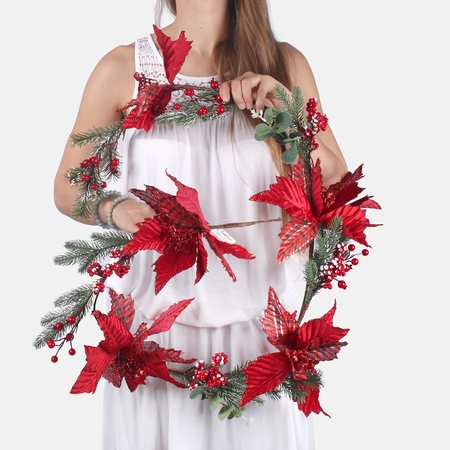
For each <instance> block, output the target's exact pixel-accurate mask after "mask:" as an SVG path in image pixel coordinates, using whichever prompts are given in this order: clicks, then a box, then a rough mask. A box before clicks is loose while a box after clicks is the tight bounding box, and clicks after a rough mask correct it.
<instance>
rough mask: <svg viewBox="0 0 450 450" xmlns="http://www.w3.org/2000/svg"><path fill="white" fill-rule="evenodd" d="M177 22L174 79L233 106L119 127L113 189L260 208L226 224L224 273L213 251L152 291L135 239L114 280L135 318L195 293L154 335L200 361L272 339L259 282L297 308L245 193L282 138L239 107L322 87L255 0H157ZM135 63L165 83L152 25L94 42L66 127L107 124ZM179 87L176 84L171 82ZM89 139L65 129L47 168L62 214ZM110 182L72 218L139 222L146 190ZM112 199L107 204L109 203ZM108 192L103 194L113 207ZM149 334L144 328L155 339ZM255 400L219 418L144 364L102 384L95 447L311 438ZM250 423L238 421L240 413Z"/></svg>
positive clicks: (262, 212)
mask: <svg viewBox="0 0 450 450" xmlns="http://www.w3.org/2000/svg"><path fill="white" fill-rule="evenodd" d="M165 6H167V7H168V8H169V10H170V11H171V12H172V13H173V14H174V16H175V19H174V21H173V22H172V23H171V24H170V25H169V26H167V27H166V28H164V29H163V30H162V32H163V33H164V34H165V35H167V36H169V37H170V38H172V39H173V40H175V39H177V38H178V37H179V35H180V33H181V32H182V31H184V32H185V35H186V38H187V39H188V40H189V41H192V47H191V50H190V52H189V54H188V56H187V58H186V60H185V62H184V65H183V66H182V68H181V70H180V73H179V74H178V75H177V77H176V78H175V84H178V85H183V84H188V85H194V86H207V85H208V84H209V83H210V81H211V79H214V80H217V81H219V82H220V95H221V97H222V99H223V100H224V102H228V101H229V100H232V101H233V102H235V103H236V105H237V106H238V108H239V109H240V110H241V111H239V112H238V113H236V114H234V115H233V114H232V115H229V116H228V117H226V118H225V119H221V120H214V121H210V122H207V123H199V124H197V125H194V126H192V127H181V126H177V125H164V126H155V127H153V128H152V129H151V130H150V131H149V132H145V131H143V130H135V129H131V130H127V132H126V134H125V139H124V142H123V154H122V161H121V171H122V177H121V186H120V191H121V192H122V193H126V192H127V191H128V190H129V189H131V188H138V189H142V188H143V187H144V185H152V186H156V187H157V188H159V189H161V190H162V191H165V192H170V193H175V186H174V184H173V182H172V181H171V179H169V178H168V177H167V176H166V170H167V172H168V173H169V174H171V175H172V176H174V177H176V178H177V179H178V180H179V181H180V182H182V183H183V184H185V185H187V186H190V187H192V188H194V189H196V190H197V192H198V193H199V199H200V204H201V206H202V210H203V213H204V216H205V218H206V220H207V221H208V222H209V223H210V224H215V225H221V224H226V223H234V222H252V221H267V222H265V223H259V224H257V225H253V226H248V227H241V228H236V229H232V230H230V233H231V235H232V237H233V238H234V239H235V240H236V241H237V243H238V244H240V245H242V246H243V247H245V248H246V249H247V250H248V251H249V252H250V253H252V254H253V255H254V256H255V259H254V260H253V261H248V260H241V259H237V258H234V259H231V258H230V259H229V260H228V261H229V263H230V265H231V267H232V269H233V272H234V273H235V274H236V277H237V281H236V282H235V283H233V282H232V281H231V279H230V277H229V276H228V274H227V273H226V272H225V271H224V270H223V267H222V265H221V263H220V260H219V259H218V258H216V257H215V255H214V254H213V253H211V254H209V257H208V273H206V274H205V276H204V277H203V278H202V279H201V280H200V281H199V282H198V283H197V284H195V285H194V281H193V280H194V279H195V273H194V272H192V270H195V269H193V268H192V270H191V269H189V270H186V271H184V272H182V273H180V274H178V275H176V276H175V277H173V278H172V279H171V280H170V281H169V282H168V283H167V285H166V286H165V287H164V288H163V289H162V290H161V292H159V293H158V294H157V295H155V289H154V272H153V270H152V265H153V263H154V262H155V260H156V259H157V257H158V256H159V255H158V254H155V252H151V251H147V252H140V253H139V254H138V255H136V257H135V260H134V261H133V265H132V269H131V271H130V273H129V274H128V275H127V276H126V277H124V278H123V279H120V280H111V283H110V285H111V287H113V288H114V290H115V291H116V292H119V293H123V294H125V295H131V297H132V298H133V300H134V304H135V308H136V317H135V320H134V322H133V328H134V329H132V330H131V331H134V330H135V329H136V328H137V327H138V326H139V324H140V323H142V322H148V323H151V322H152V321H153V320H155V318H157V317H158V316H159V315H160V314H161V313H162V312H163V311H165V310H166V309H167V307H168V306H170V305H171V304H173V303H175V302H178V301H180V300H182V299H189V298H194V299H195V300H194V301H193V302H192V303H191V304H190V305H189V307H188V308H187V309H186V310H185V311H183V313H182V314H180V316H179V317H178V318H177V321H176V323H175V324H174V325H173V326H172V328H171V329H170V331H169V332H167V333H161V335H158V336H157V337H155V340H158V343H159V344H160V345H161V346H163V347H165V348H175V349H182V350H183V356H184V357H185V358H197V359H203V360H207V359H208V358H210V357H211V356H212V355H213V354H215V353H217V352H225V353H226V354H227V355H228V356H229V363H228V369H227V370H231V369H232V368H234V367H236V366H237V365H239V364H243V363H245V362H246V361H249V360H252V359H255V358H256V357H257V356H258V355H262V354H264V353H268V352H271V351H273V347H272V346H271V344H270V343H269V342H268V341H267V339H266V335H265V334H264V333H263V332H262V330H261V325H260V323H259V317H261V314H262V311H263V310H264V308H265V306H266V302H267V292H268V289H269V287H273V288H274V289H275V291H276V292H277V294H278V296H279V298H280V299H281V301H282V303H283V305H284V306H285V308H286V309H287V310H289V311H294V310H295V309H298V308H299V301H300V298H299V295H298V292H297V291H298V288H299V286H300V287H301V279H302V274H301V268H299V266H298V264H297V262H296V261H295V259H294V258H292V259H290V260H289V261H285V262H283V263H282V264H278V263H277V260H276V255H277V251H278V247H279V239H278V237H277V234H278V233H279V229H280V226H281V225H280V222H273V221H270V220H272V219H274V218H277V217H279V216H280V212H279V211H278V208H277V207H274V206H272V205H267V204H263V203H258V202H250V201H249V200H248V199H249V198H250V197H251V196H252V195H254V194H256V193H258V192H261V191H263V190H265V189H267V188H268V186H269V185H270V184H271V183H273V182H274V181H275V177H276V176H277V175H278V174H280V171H281V172H282V171H283V170H285V169H284V168H283V167H282V165H281V164H279V163H278V161H279V160H280V151H281V150H280V148H278V147H277V145H276V144H274V143H272V142H270V143H269V144H268V145H267V144H266V143H261V142H258V141H256V140H255V139H254V137H253V135H254V129H253V128H252V124H251V119H250V114H249V110H250V109H255V110H257V111H261V110H263V109H264V108H265V107H271V106H277V105H279V103H278V99H277V96H276V94H275V86H276V85H277V84H282V85H283V86H284V87H285V88H286V89H287V90H289V89H291V88H292V87H293V86H299V87H300V88H301V89H302V91H303V94H304V97H305V98H306V99H308V98H313V97H314V98H317V99H318V101H319V106H318V109H319V110H320V100H319V94H318V91H317V87H316V84H315V81H314V77H313V74H312V72H311V69H310V67H309V65H308V62H307V61H306V59H305V57H304V56H303V55H302V54H301V53H300V52H299V51H298V50H296V49H295V48H293V47H292V46H290V45H289V44H286V43H278V42H276V40H275V38H274V35H273V32H272V30H271V28H270V22H269V16H268V8H267V4H266V0H215V1H214V2H212V1H210V0H165ZM135 72H139V73H144V74H145V75H146V76H147V77H148V78H153V79H156V80H157V81H159V82H161V83H164V81H165V76H164V69H163V61H162V57H161V54H160V48H159V46H158V42H157V40H156V38H155V36H154V35H151V36H147V37H145V38H142V39H139V40H138V41H136V43H133V44H130V45H126V46H120V47H117V48H115V49H114V50H112V51H111V52H110V53H108V54H107V55H105V56H104V57H103V58H102V59H101V61H100V62H99V63H98V65H97V66H96V67H95V69H94V71H93V72H92V75H91V77H90V78H89V80H88V82H87V85H86V89H85V92H84V94H83V98H82V101H81V105H80V109H79V113H78V116H77V119H76V122H75V125H74V127H73V134H76V133H81V132H85V131H86V130H89V129H93V128H94V127H95V128H98V127H104V126H107V125H111V124H113V123H115V122H117V121H118V120H120V119H122V118H123V114H125V113H126V112H118V111H121V110H122V108H123V106H124V105H126V104H127V103H129V102H130V100H131V99H132V98H136V94H137V85H136V81H135V79H134V77H133V74H134V73H135ZM180 92H181V91H180ZM317 141H318V143H319V148H318V149H317V150H316V151H315V152H314V158H320V160H321V166H322V172H323V177H324V184H325V185H330V184H332V183H333V182H336V181H338V180H339V179H340V178H341V177H342V175H343V174H344V173H346V171H347V168H346V163H345V161H344V158H343V156H342V153H341V151H340V149H339V147H338V144H337V143H336V140H335V138H334V136H333V134H332V132H331V130H330V129H329V128H328V129H327V131H325V132H321V133H319V135H318V137H317ZM90 151H91V148H90V146H89V145H86V146H84V147H82V148H80V149H76V150H75V149H73V148H72V146H71V140H70V139H69V141H68V143H67V146H66V149H65V150H64V153H63V156H62V160H61V164H60V167H59V170H58V172H57V174H56V179H55V202H56V205H57V207H58V209H59V210H60V211H61V212H62V213H63V214H66V215H68V216H71V217H72V215H71V214H72V208H73V204H74V202H75V198H76V195H77V188H76V187H74V186H71V185H70V184H69V183H67V182H66V180H65V174H66V172H67V171H68V170H69V169H70V168H71V167H76V166H78V165H79V163H80V161H81V160H83V159H85V158H88V157H89V155H90ZM117 197H118V194H111V195H109V196H107V197H106V198H105V199H103V200H102V201H101V202H100V203H99V204H98V205H97V209H96V210H97V217H94V215H93V216H92V217H90V218H88V219H81V218H79V217H74V219H75V220H78V221H80V222H85V223H89V224H92V225H95V224H96V223H98V224H106V223H107V222H108V211H109V214H110V217H109V220H110V221H111V220H112V222H114V224H115V225H116V227H117V228H120V229H121V230H124V231H127V232H136V231H137V230H138V227H137V225H136V224H138V223H139V222H142V221H143V220H144V219H146V218H151V217H152V216H153V215H154V214H155V212H154V211H153V210H152V209H151V208H150V206H148V205H147V204H145V203H143V202H137V201H134V200H132V199H125V200H123V201H120V202H118V203H117V201H116V202H115V200H116V199H117ZM113 202H114V203H113ZM111 205H113V207H112V208H111ZM153 337H154V336H152V338H153ZM266 403H267V404H266V406H264V407H258V406H255V405H251V404H250V405H248V406H247V408H246V410H245V412H244V416H245V419H243V418H235V419H233V420H226V421H219V420H218V418H217V416H216V414H215V413H214V412H211V411H210V410H209V408H208V405H207V402H202V401H200V400H198V399H196V400H190V399H189V395H188V394H186V391H185V390H183V389H178V388H177V387H175V386H173V385H171V384H170V383H166V382H164V381H162V380H159V379H156V378H151V377H148V378H147V380H146V385H145V386H139V387H138V389H137V390H136V391H135V392H133V393H131V392H129V390H128V388H127V387H126V386H122V387H121V388H120V389H118V388H115V387H113V386H112V385H110V384H107V385H106V390H105V415H104V449H108V450H112V449H120V450H143V449H146V450H147V449H148V450H150V449H154V450H166V449H168V450H172V449H181V448H182V449H194V448H195V449H205V450H206V449H208V450H209V449H212V448H218V449H222V448H223V449H225V448H227V449H228V448H231V449H234V450H237V449H246V450H249V449H257V448H258V449H260V448H267V449H274V448H285V449H300V450H303V449H308V450H311V449H313V448H314V438H313V432H312V424H311V418H306V417H305V416H304V415H303V413H301V412H300V411H299V410H298V408H297V405H296V404H295V403H294V402H292V401H291V400H289V399H287V398H283V399H281V400H277V401H272V400H267V401H266ZM250 420H251V421H252V422H253V423H254V425H253V426H251V427H247V426H246V424H248V423H249V422H250Z"/></svg>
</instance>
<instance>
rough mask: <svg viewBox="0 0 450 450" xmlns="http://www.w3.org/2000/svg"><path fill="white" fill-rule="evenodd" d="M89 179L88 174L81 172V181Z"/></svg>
mask: <svg viewBox="0 0 450 450" xmlns="http://www.w3.org/2000/svg"><path fill="white" fill-rule="evenodd" d="M87 180H89V175H88V174H86V173H83V175H81V181H87Z"/></svg>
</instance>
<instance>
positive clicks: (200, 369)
mask: <svg viewBox="0 0 450 450" xmlns="http://www.w3.org/2000/svg"><path fill="white" fill-rule="evenodd" d="M227 362H228V356H227V355H226V354H225V353H223V352H220V353H216V354H215V355H214V356H212V357H211V362H210V363H209V364H207V363H205V362H204V361H197V363H196V364H195V373H194V376H193V377H192V378H193V379H194V380H195V381H193V382H192V383H189V389H191V390H193V389H195V388H197V387H198V386H199V385H203V386H207V387H221V386H225V385H226V384H227V376H226V375H224V374H222V373H221V372H220V368H221V367H222V366H223V365H224V364H226V363H227Z"/></svg>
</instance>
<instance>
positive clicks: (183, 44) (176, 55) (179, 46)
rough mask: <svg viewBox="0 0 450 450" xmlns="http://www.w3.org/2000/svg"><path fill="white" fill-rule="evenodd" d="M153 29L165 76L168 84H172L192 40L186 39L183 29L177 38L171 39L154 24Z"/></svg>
mask: <svg viewBox="0 0 450 450" xmlns="http://www.w3.org/2000/svg"><path fill="white" fill-rule="evenodd" d="M153 30H154V31H155V35H156V39H157V40H158V44H159V47H160V48H161V52H162V55H163V59H164V70H165V72H166V78H167V80H168V82H169V84H170V85H172V84H173V80H174V79H175V76H176V75H177V74H178V73H179V72H180V70H181V67H182V66H183V64H184V61H185V60H186V57H187V55H188V53H189V51H190V49H191V45H192V41H188V40H186V37H185V33H184V31H182V32H181V33H180V36H179V37H178V39H176V40H175V41H172V39H171V38H170V37H168V36H166V35H165V34H164V33H163V32H162V31H161V30H160V29H159V28H158V27H157V26H156V25H153Z"/></svg>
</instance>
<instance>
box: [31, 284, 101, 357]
mask: <svg viewBox="0 0 450 450" xmlns="http://www.w3.org/2000/svg"><path fill="white" fill-rule="evenodd" d="M93 288H94V285H93V284H84V285H82V286H79V287H77V288H75V289H73V290H71V291H69V292H66V293H64V294H62V295H61V296H60V297H58V298H57V299H56V300H55V302H54V306H55V309H54V310H52V311H50V312H48V313H47V314H45V316H44V317H42V319H41V322H40V324H41V326H42V327H44V329H43V330H42V331H41V333H40V334H39V335H38V336H37V337H36V339H35V340H34V342H33V345H34V347H35V348H36V349H39V348H42V347H44V346H45V345H46V344H47V341H48V340H49V339H53V340H57V339H63V338H64V336H65V335H66V334H67V332H68V331H71V332H72V333H73V332H74V331H75V330H76V328H77V327H78V324H79V322H80V320H81V319H82V318H83V317H84V316H85V315H86V313H87V311H89V310H90V309H91V308H92V306H93V304H94V301H95V299H96V296H94V294H93ZM70 316H74V317H77V323H76V324H70V323H68V322H67V319H68V317H70ZM58 322H59V323H61V324H62V328H61V329H56V328H55V324H56V323H58Z"/></svg>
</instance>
